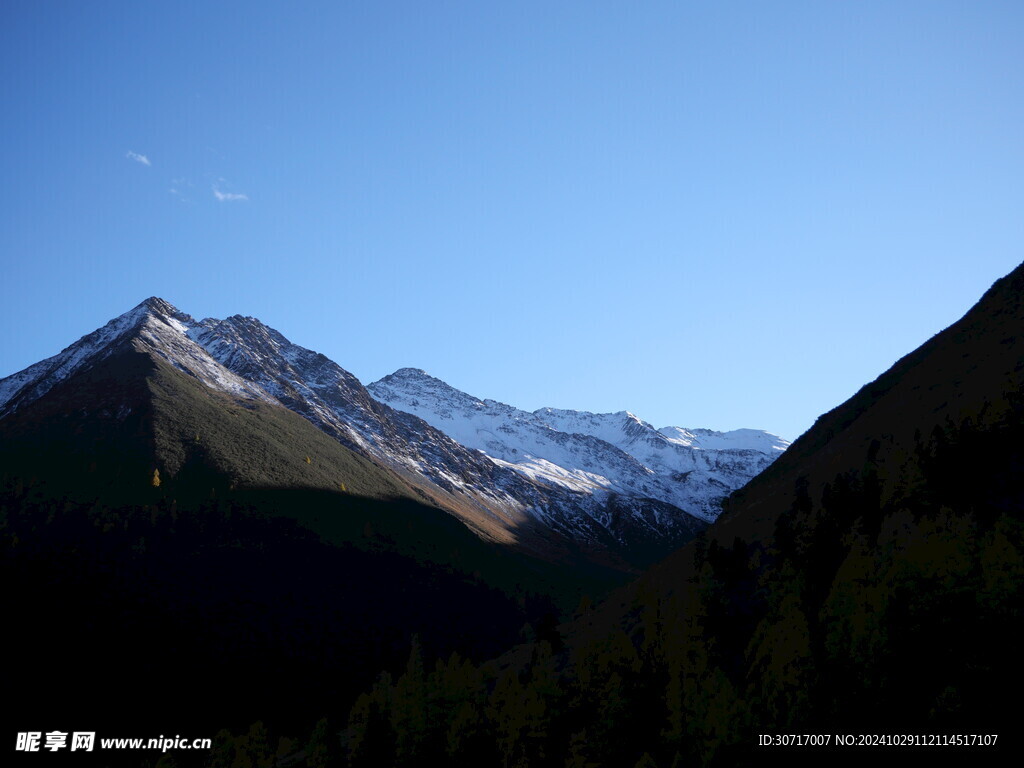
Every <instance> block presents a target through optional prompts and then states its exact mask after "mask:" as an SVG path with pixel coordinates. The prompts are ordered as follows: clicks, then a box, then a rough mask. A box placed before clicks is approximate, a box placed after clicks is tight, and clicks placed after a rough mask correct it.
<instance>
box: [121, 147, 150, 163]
mask: <svg viewBox="0 0 1024 768" xmlns="http://www.w3.org/2000/svg"><path fill="white" fill-rule="evenodd" d="M125 157H127V158H128V159H129V160H134V161H135V162H136V163H142V164H143V165H152V163H151V162H149V158H148V157H146V156H145V155H140V154H139V153H138V152H132V151H131V150H130V149H129V150H128V152H127V153H126V154H125Z"/></svg>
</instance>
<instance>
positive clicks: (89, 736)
mask: <svg viewBox="0 0 1024 768" xmlns="http://www.w3.org/2000/svg"><path fill="white" fill-rule="evenodd" d="M68 736H70V737H71V744H70V749H71V751H72V752H76V751H83V752H92V751H93V749H94V748H95V746H96V732H95V731H74V732H71V733H68V732H67V731H48V732H47V733H43V732H42V731H24V732H19V733H18V738H17V741H16V742H15V745H14V749H15V751H17V752H39V751H42V750H49V751H50V752H56V751H57V750H60V749H68V746H69V745H68Z"/></svg>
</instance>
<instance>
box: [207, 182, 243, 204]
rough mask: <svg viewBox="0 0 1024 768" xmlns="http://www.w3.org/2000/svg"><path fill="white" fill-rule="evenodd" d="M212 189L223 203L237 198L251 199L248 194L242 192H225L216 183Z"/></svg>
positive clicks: (214, 194)
mask: <svg viewBox="0 0 1024 768" xmlns="http://www.w3.org/2000/svg"><path fill="white" fill-rule="evenodd" d="M211 189H213V196H214V197H216V198H217V199H218V200H219V201H220V202H222V203H231V202H234V201H236V200H248V199H249V196H248V195H243V194H241V193H240V192H223V191H221V189H220V188H219V187H218V186H217V185H216V184H214V185H213V186H212V187H211Z"/></svg>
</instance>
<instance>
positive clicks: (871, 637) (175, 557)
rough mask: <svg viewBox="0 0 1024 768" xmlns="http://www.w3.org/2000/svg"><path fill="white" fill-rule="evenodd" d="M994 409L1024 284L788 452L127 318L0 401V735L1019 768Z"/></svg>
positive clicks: (1017, 430) (589, 760)
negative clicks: (5, 622) (3, 622)
mask: <svg viewBox="0 0 1024 768" xmlns="http://www.w3.org/2000/svg"><path fill="white" fill-rule="evenodd" d="M1022 393H1024V265H1021V266H1019V267H1018V268H1017V269H1015V270H1014V271H1013V272H1012V273H1010V274H1009V275H1007V276H1006V277H1004V278H1001V279H1000V280H998V281H996V282H995V283H994V284H993V286H992V288H991V289H990V290H989V291H988V292H986V293H985V295H984V296H983V297H982V298H981V299H980V300H979V302H978V303H977V304H976V305H975V306H974V307H973V308H972V309H971V310H970V311H969V312H968V313H967V314H966V315H964V317H963V318H961V319H960V320H959V321H957V322H956V323H954V324H953V325H952V326H950V327H949V328H947V329H945V330H943V331H941V332H939V333H937V334H936V335H935V336H934V337H933V338H931V339H930V340H928V341H927V342H925V343H924V344H922V345H921V346H920V347H919V348H917V349H916V350H913V351H911V352H910V353H908V354H907V355H906V356H905V357H903V358H902V359H900V360H899V361H897V362H896V363H895V364H894V365H893V366H892V367H891V368H890V369H889V370H888V371H886V372H884V373H883V374H882V375H880V376H878V377H877V378H876V379H874V380H873V381H870V382H869V383H867V384H865V385H864V386H863V387H862V388H861V389H860V390H859V391H858V392H857V393H856V394H855V395H854V396H853V397H851V398H850V399H849V400H847V401H846V402H844V403H841V404H839V405H837V406H836V407H835V408H834V409H832V410H831V411H829V412H827V413H825V414H823V415H821V416H820V417H819V418H818V420H817V421H816V422H815V424H814V426H813V427H812V428H811V429H810V430H808V431H807V432H806V433H805V434H804V435H802V436H800V437H799V438H798V439H797V440H796V441H794V442H793V444H792V445H789V443H788V442H786V441H785V440H783V439H781V438H778V437H776V436H774V435H770V434H767V433H764V432H759V431H756V430H739V431H736V432H727V433H718V432H713V431H710V430H707V429H696V428H692V429H684V428H682V427H663V428H660V429H658V428H655V427H654V426H652V425H650V424H647V423H645V422H644V421H643V420H641V419H640V418H638V417H637V416H635V415H633V414H631V413H629V412H625V411H623V412H619V413H612V414H593V413H587V412H580V411H566V410H557V409H553V408H543V409H540V410H537V411H533V412H526V411H522V410H519V409H516V408H514V407H512V406H510V405H506V404H503V403H499V402H495V401H492V400H486V399H479V398H477V397H475V396H471V395H469V394H467V393H464V392H461V391H459V390H457V389H455V388H453V387H451V386H449V385H448V384H446V383H445V382H443V381H440V380H438V379H436V378H433V377H431V376H429V375H428V374H426V373H425V372H423V371H421V370H418V369H409V368H403V369H399V370H397V371H396V372H395V373H393V374H391V375H389V376H386V377H384V378H383V379H381V380H380V381H377V382H373V383H371V384H369V385H368V386H364V385H363V384H361V383H360V382H359V381H357V380H356V379H355V377H353V376H352V375H351V374H349V373H348V372H346V371H345V370H344V369H343V368H341V367H340V366H339V365H338V364H336V363H335V362H333V361H331V360H330V359H328V358H327V357H325V356H323V355H320V354H317V353H315V352H313V351H310V350H307V349H305V348H302V347H300V346H297V345H295V344H293V343H292V342H290V341H288V340H287V339H286V338H285V337H283V336H282V335H281V334H280V333H278V332H277V331H274V330H273V329H271V328H268V327H267V326H265V325H263V324H262V323H260V322H259V321H257V320H255V319H253V318H248V317H241V316H233V317H229V318H227V319H225V320H211V319H206V320H199V321H197V320H195V319H193V318H192V317H190V316H188V315H186V314H184V313H182V312H180V311H179V310H177V309H176V308H174V307H173V306H171V305H170V304H168V303H167V302H165V301H162V300H160V299H149V300H147V301H145V302H143V303H142V304H140V305H139V306H137V307H135V308H134V309H132V310H131V311H129V312H127V313H125V314H123V315H121V316H119V317H117V318H115V319H114V320H112V321H111V322H110V323H108V324H107V325H105V326H104V327H103V328H100V329H98V330H96V331H93V332H92V333H90V334H88V335H86V336H84V337H82V338H81V339H80V340H79V341H77V342H75V343H74V344H72V345H71V346H69V347H68V348H67V349H65V350H64V351H62V352H60V353H59V354H57V355H55V356H53V357H50V358H47V359H45V360H41V361H40V362H39V363H36V364H35V365H33V366H30V367H29V368H27V369H25V370H24V371H21V372H19V373H16V374H14V375H12V376H9V377H7V378H5V379H3V380H0V583H3V584H4V585H6V588H5V589H4V591H3V593H2V604H0V609H2V610H3V611H4V615H5V616H9V617H13V618H14V622H13V624H12V629H11V631H10V632H9V633H8V635H7V640H8V642H7V653H8V655H9V658H10V659H12V660H15V663H14V664H12V665H11V668H10V669H9V674H8V676H7V678H6V681H5V682H6V686H7V687H6V691H7V694H8V698H9V699H10V700H11V701H13V702H16V711H15V712H14V714H13V716H12V718H11V727H12V729H13V730H15V731H19V732H20V731H35V730H39V729H40V728H65V729H78V730H83V729H84V730H97V731H101V730H106V731H107V733H108V734H109V735H122V734H124V735H131V734H136V733H139V734H141V733H150V732H152V733H161V732H163V733H165V734H166V733H180V734H187V735H190V736H191V735H196V736H202V735H206V734H209V735H212V734H216V738H215V739H214V746H213V749H212V750H211V751H210V752H208V753H203V754H189V755H184V754H183V755H177V756H175V760H176V761H177V764H178V765H180V766H183V767H184V768H189V767H194V768H200V767H202V768H215V767H216V768H224V767H225V766H260V767H262V766H268V767H269V766H272V765H280V766H304V767H305V768H327V767H328V766H347V767H348V768H370V767H373V768H377V767H378V766H389V767H393V768H413V767H419V766H435V765H446V766H464V767H465V768H469V767H470V766H472V767H473V768H479V767H480V766H505V767H507V768H510V767H512V766H515V767H517V768H523V767H527V768H620V767H621V766H625V768H680V766H683V765H700V766H722V767H723V768H724V767H726V766H728V767H731V766H752V765H757V766H760V765H763V764H764V763H765V762H766V761H768V762H772V761H779V760H784V761H785V762H786V764H787V765H795V764H808V765H820V764H829V765H833V764H850V763H851V762H853V763H856V764H858V765H862V764H863V763H864V761H870V762H871V763H873V764H875V763H877V764H880V765H881V764H905V763H906V761H907V760H908V759H909V760H927V762H928V764H930V765H938V764H952V765H962V764H967V763H970V764H975V763H977V764H981V765H987V764H1019V758H1020V755H1021V754H1022V752H1024V750H1022V749H1021V747H1022V742H1021V740H1020V737H1019V736H1018V732H1019V727H1018V726H1019V723H1018V722H1017V721H1018V720H1019V713H1018V712H1017V709H1016V708H1015V707H1014V706H1012V702H1013V701H1015V700H1016V699H1015V697H1017V696H1018V695H1019V691H1020V690H1021V689H1022V687H1024V662H1022V659H1024V656H1022V654H1021V653H1020V649H1019V642H1018V640H1019V638H1020V636H1021V633H1022V632H1024V482H1022V478H1024V448H1022V446H1024V394H1022ZM97 691H104V692H105V693H104V695H103V696H102V697H99V696H97V693H96V692H97ZM1008 702H1010V705H1009V706H1008V704H1007V703H1008ZM778 733H791V734H798V733H799V734H826V733H827V734H890V735H894V736H897V735H900V734H902V735H904V736H907V735H910V736H913V737H914V739H918V740H917V741H913V740H911V742H908V743H907V744H905V745H903V746H900V747H898V748H897V747H894V746H891V745H886V744H884V743H882V744H876V745H874V746H871V747H865V748H864V749H860V750H856V751H849V750H846V751H843V750H838V749H836V748H835V746H834V745H833V747H831V748H828V749H821V750H818V751H814V750H806V749H805V750H794V749H783V748H779V749H776V750H774V751H773V752H772V753H771V754H770V755H769V756H768V757H767V758H766V752H765V750H764V748H761V747H759V745H758V741H757V738H758V735H759V734H778ZM933 736H934V737H935V738H937V739H940V741H941V739H943V738H945V739H946V741H945V742H942V744H943V745H944V746H939V747H936V746H935V744H931V743H928V739H929V738H931V737H933ZM919 737H921V738H923V739H924V741H921V740H920V738H919ZM958 737H963V739H960V740H959V741H958ZM31 762H32V761H31V760H27V761H26V762H25V763H24V764H31ZM68 762H79V761H77V760H75V761H68ZM80 762H81V764H83V765H85V764H87V760H85V759H83V760H82V761H80ZM123 764H126V765H147V766H149V768H153V766H154V764H155V760H152V759H151V760H148V761H147V760H146V758H142V759H141V760H140V761H136V762H126V763H123ZM165 765H168V764H167V763H163V764H161V768H164V766H165Z"/></svg>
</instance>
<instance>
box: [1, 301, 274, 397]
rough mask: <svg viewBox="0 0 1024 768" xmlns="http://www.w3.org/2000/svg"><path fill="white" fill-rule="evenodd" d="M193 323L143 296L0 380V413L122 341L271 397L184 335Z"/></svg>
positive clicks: (211, 381) (227, 385)
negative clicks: (55, 351) (54, 351)
mask: <svg viewBox="0 0 1024 768" xmlns="http://www.w3.org/2000/svg"><path fill="white" fill-rule="evenodd" d="M194 325H195V321H194V320H193V319H192V318H191V317H189V316H188V315H186V314H184V313H182V312H179V311H178V310H177V309H175V308H174V307H172V306H171V305H170V304H168V303H167V302H166V301H164V300H163V299H158V298H156V297H151V298H149V299H146V300H145V301H144V302H142V303H141V304H139V305H138V306H136V307H134V308H133V309H131V310H129V311H128V312H125V313H124V314H123V315H121V316H119V317H116V318H114V319H113V320H111V321H110V322H109V323H107V324H106V325H104V326H103V327H102V328H99V329H97V330H95V331H93V332H92V333H90V334H88V335H86V336H83V337H82V338H81V339H79V340H78V341H76V342H75V343H74V344H72V345H71V346H69V347H67V348H66V349H64V350H63V351H61V352H60V353H58V354H56V355H54V356H53V357H50V358H47V359H46V360H42V361H40V362H38V363H35V364H34V365H30V366H29V367H28V368H26V369H25V370H23V371H20V372H18V373H15V374H14V375H13V376H8V377H7V378H4V379H0V416H3V415H5V414H7V413H13V412H14V411H16V410H18V409H19V408H21V407H23V406H25V405H27V404H29V403H31V402H33V401H35V400H38V399H39V398H40V397H42V396H43V395H45V394H46V393H47V392H49V391H50V390H51V389H52V388H53V387H54V386H56V385H57V384H59V383H60V382H62V381H64V380H65V379H67V378H68V377H69V376H71V375H73V374H74V373H76V372H77V371H79V370H81V369H83V368H85V367H87V366H89V365H92V364H94V363H96V362H99V361H100V360H103V359H105V358H107V357H109V356H110V355H112V354H113V353H114V352H116V351H117V350H119V349H121V348H122V345H124V344H132V345H134V347H135V348H136V349H140V350H148V351H151V352H153V353H154V354H156V355H159V356H160V357H162V358H163V359H165V360H167V361H168V362H169V363H170V364H171V365H173V366H174V367H176V368H178V369H179V370H182V371H185V372H186V373H189V374H191V375H192V376H195V377H196V378H198V379H200V380H202V381H203V382H204V383H206V384H207V386H209V387H211V388H212V389H217V390H220V391H224V392H231V393H233V394H237V395H242V396H245V397H250V398H257V399H260V400H272V398H270V397H269V396H268V395H267V393H266V392H264V391H263V390H262V389H260V388H259V387H257V386H254V385H253V384H252V383H250V382H248V381H246V380H245V379H242V378H240V377H238V376H236V375H235V374H233V373H231V371H229V370H227V369H226V368H224V367H223V366H222V365H220V364H218V363H217V361H216V360H214V359H213V358H212V357H211V356H210V355H209V354H208V353H207V352H206V351H205V350H204V349H203V348H202V347H201V346H199V345H198V344H196V343H195V342H193V341H192V340H190V339H189V338H188V337H187V335H186V333H187V331H188V330H189V329H190V328H191V327H193V326H194Z"/></svg>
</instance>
